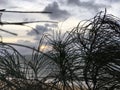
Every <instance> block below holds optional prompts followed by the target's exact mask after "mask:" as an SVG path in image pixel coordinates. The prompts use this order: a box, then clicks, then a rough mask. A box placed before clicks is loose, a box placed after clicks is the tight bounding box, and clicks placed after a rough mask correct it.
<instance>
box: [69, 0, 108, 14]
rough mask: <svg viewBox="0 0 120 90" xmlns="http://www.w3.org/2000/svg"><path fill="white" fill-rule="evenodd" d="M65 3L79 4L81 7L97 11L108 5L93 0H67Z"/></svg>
mask: <svg viewBox="0 0 120 90" xmlns="http://www.w3.org/2000/svg"><path fill="white" fill-rule="evenodd" d="M67 3H68V4H71V5H77V6H80V7H82V8H86V9H89V10H94V11H97V12H98V11H99V9H100V8H106V7H109V6H108V5H105V4H99V3H95V1H94V0H92V1H86V2H83V1H79V0H68V1H67Z"/></svg>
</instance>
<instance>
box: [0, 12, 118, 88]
mask: <svg viewBox="0 0 120 90" xmlns="http://www.w3.org/2000/svg"><path fill="white" fill-rule="evenodd" d="M0 12H1V13H2V12H4V13H5V12H10V13H24V12H19V11H6V10H0ZM26 13H32V12H26ZM33 13H36V12H33ZM37 13H40V12H37ZM48 13H49V12H48ZM35 22H36V21H35ZM26 23H31V22H10V23H9V22H2V21H1V25H6V24H10V25H12V24H13V25H24V24H26ZM32 23H34V21H33V22H32ZM52 23H53V22H52ZM1 31H4V32H7V33H10V34H13V35H16V34H15V33H12V32H8V31H6V30H2V29H1ZM42 45H47V46H49V49H48V50H46V51H42V50H40V47H41V46H42ZM14 46H19V47H21V48H22V47H24V48H28V49H31V51H33V53H32V55H30V56H24V55H22V54H21V53H19V51H17V50H16V49H15V48H14ZM119 74H120V19H119V18H117V17H115V16H113V15H110V14H106V11H105V12H99V13H98V14H97V15H96V16H95V17H93V18H92V19H90V20H87V21H82V22H80V23H79V24H78V25H77V27H75V28H73V29H72V30H71V31H70V32H66V33H64V34H63V33H61V32H60V31H58V32H56V33H53V34H46V35H43V37H42V38H41V39H40V43H39V45H38V48H33V47H29V46H26V45H21V44H14V43H4V42H0V89H1V90H8V89H11V90H115V89H118V90H119V89H120V76H119Z"/></svg>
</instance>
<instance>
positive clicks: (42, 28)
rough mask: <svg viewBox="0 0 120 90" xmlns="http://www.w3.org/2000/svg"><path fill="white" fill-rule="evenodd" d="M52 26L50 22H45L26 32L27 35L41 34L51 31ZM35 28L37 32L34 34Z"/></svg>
mask: <svg viewBox="0 0 120 90" xmlns="http://www.w3.org/2000/svg"><path fill="white" fill-rule="evenodd" d="M52 27H55V26H54V25H50V24H45V25H37V26H36V27H35V29H33V30H31V31H30V32H28V33H27V35H34V36H36V35H38V34H39V35H42V34H43V33H45V32H48V31H51V30H52V29H51V28H52ZM35 30H37V32H38V33H37V34H36V32H35Z"/></svg>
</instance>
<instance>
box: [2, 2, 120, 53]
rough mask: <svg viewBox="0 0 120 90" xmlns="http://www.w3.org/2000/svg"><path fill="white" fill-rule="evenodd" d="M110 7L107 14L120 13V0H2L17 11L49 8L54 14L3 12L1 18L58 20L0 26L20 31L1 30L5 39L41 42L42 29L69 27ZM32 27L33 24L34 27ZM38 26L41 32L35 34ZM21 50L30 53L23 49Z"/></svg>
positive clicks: (23, 42)
mask: <svg viewBox="0 0 120 90" xmlns="http://www.w3.org/2000/svg"><path fill="white" fill-rule="evenodd" d="M105 8H106V9H107V13H108V14H113V15H115V16H117V17H120V0H0V9H5V10H6V11H7V10H11V11H14V10H18V11H50V12H52V14H40V13H39V14H18V13H3V14H2V16H1V21H2V22H16V21H40V20H42V21H43V20H44V21H55V22H58V23H47V22H44V23H34V24H27V25H25V26H20V25H1V26H0V28H2V29H4V30H8V31H11V32H14V33H17V34H18V35H17V36H13V35H10V34H7V33H4V32H2V31H0V36H1V37H2V40H3V42H11V43H19V44H25V45H28V46H31V47H34V46H36V45H38V42H39V40H40V37H41V36H42V35H43V33H49V32H52V31H53V30H61V31H62V32H66V31H70V30H71V29H72V28H74V27H75V26H76V25H77V24H78V23H79V22H80V21H81V20H86V19H90V18H92V17H94V16H95V15H96V14H97V13H98V12H100V11H104V10H105ZM31 27H32V28H31ZM35 30H38V32H39V34H36V32H35ZM18 49H19V51H21V52H25V53H27V52H26V51H25V50H24V49H21V48H18Z"/></svg>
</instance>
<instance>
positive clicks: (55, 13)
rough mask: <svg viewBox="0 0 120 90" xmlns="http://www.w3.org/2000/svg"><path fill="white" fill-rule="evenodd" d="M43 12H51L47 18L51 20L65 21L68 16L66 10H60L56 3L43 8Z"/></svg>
mask: <svg viewBox="0 0 120 90" xmlns="http://www.w3.org/2000/svg"><path fill="white" fill-rule="evenodd" d="M44 10H45V11H51V12H52V14H49V17H50V18H51V19H54V20H55V19H61V20H64V19H67V18H68V17H69V16H70V14H69V13H68V12H67V11H66V10H62V9H60V7H59V5H58V3H57V2H53V3H52V4H48V6H46V7H45V9H44Z"/></svg>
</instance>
